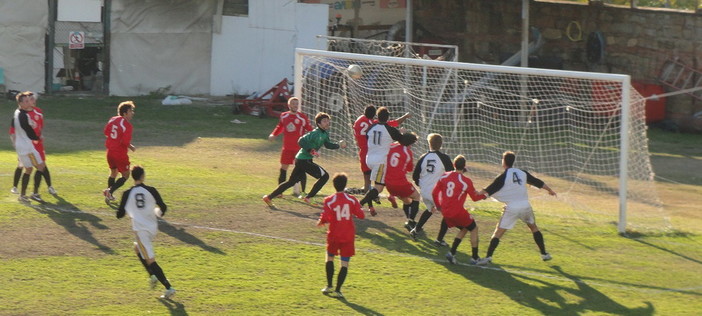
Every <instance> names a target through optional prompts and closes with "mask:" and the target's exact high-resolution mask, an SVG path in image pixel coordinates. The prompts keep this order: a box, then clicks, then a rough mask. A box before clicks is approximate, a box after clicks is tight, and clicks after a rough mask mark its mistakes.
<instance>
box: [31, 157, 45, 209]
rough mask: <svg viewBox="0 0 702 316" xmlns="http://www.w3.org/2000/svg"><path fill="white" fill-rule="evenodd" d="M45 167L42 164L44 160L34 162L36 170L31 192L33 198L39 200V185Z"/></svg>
mask: <svg viewBox="0 0 702 316" xmlns="http://www.w3.org/2000/svg"><path fill="white" fill-rule="evenodd" d="M45 167H46V165H45V164H44V161H41V162H37V164H36V168H37V171H36V172H34V191H33V194H32V199H33V200H41V198H40V197H39V186H40V185H41V180H42V179H44V169H45ZM40 202H43V201H40Z"/></svg>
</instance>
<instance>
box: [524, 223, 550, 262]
mask: <svg viewBox="0 0 702 316" xmlns="http://www.w3.org/2000/svg"><path fill="white" fill-rule="evenodd" d="M527 226H528V227H529V229H530V230H531V234H532V236H534V242H536V246H538V247H539V252H540V253H541V259H543V260H544V261H548V260H551V255H550V254H549V253H548V252H546V244H545V243H544V235H542V234H541V231H540V230H539V227H538V226H536V222H534V223H527Z"/></svg>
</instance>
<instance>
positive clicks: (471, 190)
mask: <svg viewBox="0 0 702 316" xmlns="http://www.w3.org/2000/svg"><path fill="white" fill-rule="evenodd" d="M481 192H482V191H481ZM468 196H470V199H471V200H473V202H476V201H480V200H484V199H485V198H487V196H486V195H485V193H482V194H481V193H479V192H478V191H477V190H476V189H475V186H473V181H471V180H468Z"/></svg>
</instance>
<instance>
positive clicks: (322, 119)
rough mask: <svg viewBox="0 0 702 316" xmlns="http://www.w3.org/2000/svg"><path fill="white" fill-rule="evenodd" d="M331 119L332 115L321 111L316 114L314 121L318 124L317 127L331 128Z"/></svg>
mask: <svg viewBox="0 0 702 316" xmlns="http://www.w3.org/2000/svg"><path fill="white" fill-rule="evenodd" d="M329 121H331V116H329V114H327V113H324V112H319V113H317V115H315V116H314V122H315V123H316V124H317V127H319V128H321V129H323V130H326V129H328V128H329Z"/></svg>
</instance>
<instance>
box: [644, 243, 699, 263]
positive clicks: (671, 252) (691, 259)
mask: <svg viewBox="0 0 702 316" xmlns="http://www.w3.org/2000/svg"><path fill="white" fill-rule="evenodd" d="M631 240H633V241H635V242H638V243H642V244H644V245H646V246H649V247H653V248H656V249H659V250H661V251H665V252H667V253H670V254H673V255H676V256H678V257H680V258H683V259H686V260H689V261H692V262H694V263H697V264H702V261H700V260H697V259H694V258H691V257H689V256H686V255H684V254H681V253H678V252H675V251H672V250H670V249H666V248H663V247H661V246H658V245H654V244H652V243H649V242H647V241H643V240H640V239H635V238H632V239H631Z"/></svg>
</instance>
